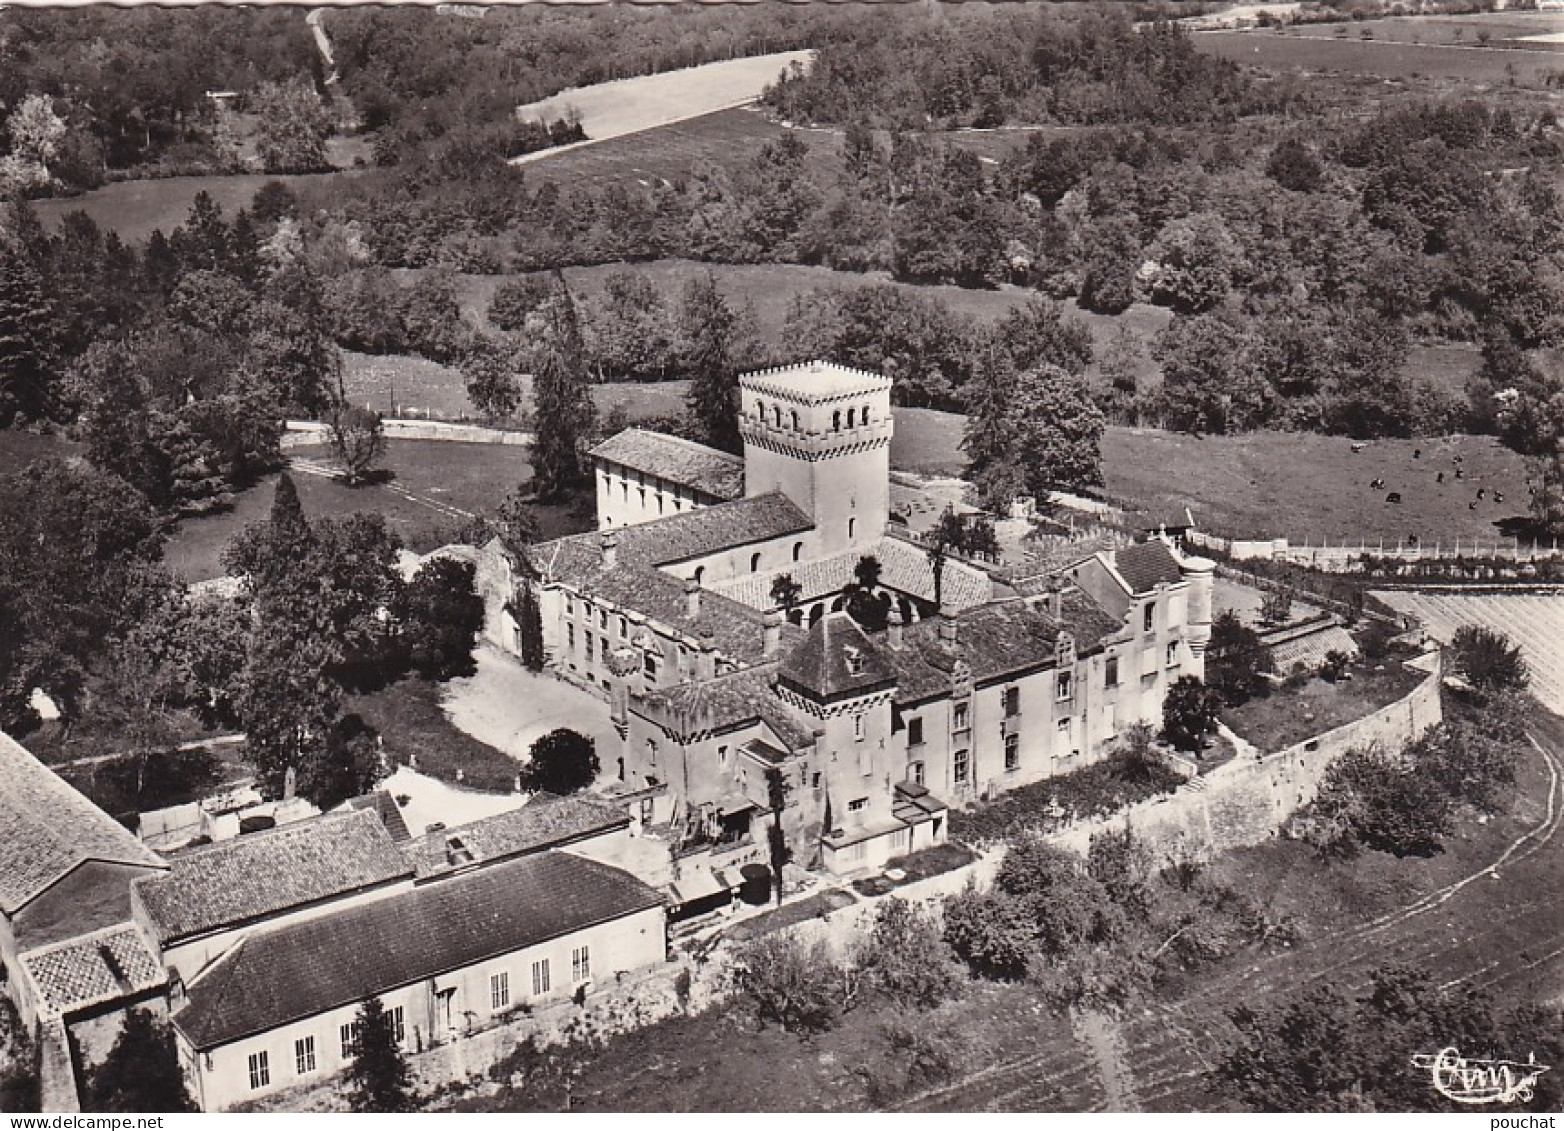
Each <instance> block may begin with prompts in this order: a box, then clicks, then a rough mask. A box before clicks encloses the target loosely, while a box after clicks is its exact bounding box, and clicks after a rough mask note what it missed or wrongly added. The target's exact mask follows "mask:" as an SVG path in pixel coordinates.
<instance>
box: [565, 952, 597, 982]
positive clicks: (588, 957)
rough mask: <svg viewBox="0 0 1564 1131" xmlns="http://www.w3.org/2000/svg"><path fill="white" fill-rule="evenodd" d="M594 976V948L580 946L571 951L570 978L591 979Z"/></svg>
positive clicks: (580, 980)
mask: <svg viewBox="0 0 1564 1131" xmlns="http://www.w3.org/2000/svg"><path fill="white" fill-rule="evenodd" d="M591 977H592V948H591V947H589V946H578V947H576V948H575V949H574V950H572V951H571V952H570V980H571V981H572V982H586V981H590V980H591Z"/></svg>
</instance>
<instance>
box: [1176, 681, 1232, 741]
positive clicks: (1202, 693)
mask: <svg viewBox="0 0 1564 1131" xmlns="http://www.w3.org/2000/svg"><path fill="white" fill-rule="evenodd" d="M1221 705H1222V698H1221V696H1220V695H1218V694H1217V693H1216V692H1215V691H1214V690H1213V689H1211V688H1209V687H1207V686H1206V685H1205V684H1203V683H1201V682H1200V680H1199V679H1197V678H1196V677H1195V676H1192V675H1185V676H1179V678H1178V679H1177V680H1175V681H1174V682H1173V686H1172V687H1169V688H1168V693H1167V697H1166V698H1165V699H1164V700H1163V701H1162V737H1163V738H1164V739H1166V740H1167V741H1168V742H1170V743H1172V744H1173V747H1174V749H1176V750H1184V751H1188V752H1190V753H1194V752H1196V751H1199V750H1200V748H1201V747H1202V746H1203V745H1204V744H1205V739H1206V736H1207V735H1209V734H1211V733H1213V732H1214V731H1215V730H1216V720H1217V713H1218V712H1219V711H1220V710H1221Z"/></svg>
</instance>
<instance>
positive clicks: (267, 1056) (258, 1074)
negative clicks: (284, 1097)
mask: <svg viewBox="0 0 1564 1131" xmlns="http://www.w3.org/2000/svg"><path fill="white" fill-rule="evenodd" d="M386 1013H387V1015H388V1016H389V1017H390V1018H391V1033H392V1036H393V1037H394V1038H395V1040H396V1043H397V1044H399V1045H403V1046H405V1045H406V1044H407V1024H406V1019H405V1014H404V1013H403V1011H402V1007H401V1006H400V1005H394V1006H392V1007H391V1008H390V1009H388V1010H387V1011H386ZM359 1032H360V1026H359V1023H358V1022H357V1021H345V1022H343V1024H342V1025H341V1026H340V1028H339V1029H338V1032H337V1035H338V1038H339V1039H340V1040H341V1047H342V1059H343V1060H344V1061H347V1060H352V1059H353V1057H355V1056H357V1055H358V1038H359ZM247 1067H248V1068H249V1072H250V1090H251V1091H256V1090H259V1089H261V1088H269V1087H271V1082H272V1066H271V1053H270V1052H269V1051H268V1050H266V1049H262V1050H260V1051H259V1052H252V1053H251V1054H250V1056H249V1062H248V1065H247ZM319 1067H320V1062H319V1060H318V1059H317V1058H316V1055H315V1035H314V1034H313V1033H312V1034H310V1035H309V1036H307V1037H299V1038H298V1039H297V1040H295V1041H294V1042H293V1074H294V1075H295V1076H308V1075H310V1074H311V1073H312V1072H315V1071H316V1070H317V1069H318V1068H319Z"/></svg>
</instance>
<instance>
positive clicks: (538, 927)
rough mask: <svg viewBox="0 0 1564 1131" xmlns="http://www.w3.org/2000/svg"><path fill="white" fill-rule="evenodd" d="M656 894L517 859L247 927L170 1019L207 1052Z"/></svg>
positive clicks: (596, 870)
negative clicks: (255, 930)
mask: <svg viewBox="0 0 1564 1131" xmlns="http://www.w3.org/2000/svg"><path fill="white" fill-rule="evenodd" d="M661 902H662V898H661V897H660V896H659V895H658V894H657V893H656V892H655V891H653V890H652V889H651V888H649V887H647V886H646V885H645V884H643V883H642V882H641V881H640V880H637V879H636V878H635V877H634V876H631V875H629V874H628V873H626V872H622V871H620V870H619V869H617V868H611V867H609V866H608V865H606V864H599V863H597V862H596V861H593V860H586V859H582V858H580V857H577V856H572V855H570V854H569V853H563V852H545V853H541V854H539V855H536V856H523V857H520V858H518V859H515V860H510V861H506V862H505V863H503V864H499V865H496V866H495V867H492V868H482V869H479V870H478V871H476V872H469V873H467V874H465V875H461V876H455V877H452V878H451V879H449V880H447V881H444V882H442V883H438V884H429V885H427V886H424V887H417V888H414V889H413V890H412V891H409V892H406V893H403V894H400V895H395V896H392V897H390V898H388V899H381V900H377V901H375V902H373V903H368V904H363V905H361V906H358V907H351V908H347V909H345V910H343V911H339V912H336V913H334V914H330V915H322V916H320V917H318V918H315V919H306V920H304V921H303V922H300V923H295V924H292V925H289V926H286V927H280V928H278V929H277V930H274V931H266V932H263V933H259V934H255V935H251V936H250V937H248V938H247V939H245V940H244V942H242V943H241V944H240V945H239V946H237V947H235V948H234V949H233V950H231V951H229V952H228V954H227V955H225V956H224V957H223V958H221V959H219V960H218V961H217V962H215V963H214V964H213V965H212V966H210V967H208V968H207V971H206V972H205V973H203V974H201V975H200V976H198V977H197V978H195V979H193V980H192V981H191V982H190V983H189V986H188V988H187V993H188V997H189V1001H188V1003H187V1004H186V1006H185V1007H184V1008H183V1009H181V1010H180V1011H179V1012H178V1013H176V1014H175V1015H174V1018H173V1020H174V1024H175V1025H177V1026H178V1027H179V1029H180V1031H181V1032H182V1033H184V1034H185V1036H186V1037H187V1038H188V1039H189V1040H190V1042H191V1043H192V1044H193V1045H195V1047H196V1048H198V1049H210V1048H214V1047H216V1046H218V1045H223V1044H227V1043H229V1042H231V1041H234V1040H237V1039H239V1038H240V1037H244V1036H248V1035H250V1034H253V1033H261V1032H266V1031H268V1030H271V1029H275V1028H277V1027H278V1026H280V1025H285V1024H287V1023H288V1022H290V1021H297V1020H300V1019H302V1018H305V1017H311V1016H314V1015H315V1014H318V1013H323V1012H325V1011H326V1010H329V1009H335V1008H337V1007H339V1006H343V1005H350V1004H352V1003H355V1002H360V1001H364V1000H366V999H368V998H370V997H374V996H376V995H378V994H382V993H385V992H386V991H388V990H392V989H395V988H397V987H398V986H405V985H409V984H411V983H414V982H419V981H422V980H424V979H426V978H433V977H436V976H438V975H441V974H444V973H447V972H449V971H452V970H458V969H461V968H463V967H466V966H471V965H473V964H474V963H478V962H482V961H485V960H487V959H490V958H497V957H500V956H501V955H505V954H510V953H513V952H515V951H519V950H524V949H525V948H527V947H529V946H535V945H537V944H538V943H541V942H546V941H548V940H549V939H554V938H559V937H561V936H564V935H569V934H571V933H572V932H574V931H578V930H581V929H582V928H584V927H589V926H592V925H594V924H597V923H604V922H608V921H610V920H613V919H618V918H622V917H623V916H626V915H630V914H632V913H634V912H636V911H641V910H645V909H646V908H650V907H657V906H659V905H660V904H661ZM601 973H602V974H605V975H606V974H608V973H610V971H609V970H603V971H601Z"/></svg>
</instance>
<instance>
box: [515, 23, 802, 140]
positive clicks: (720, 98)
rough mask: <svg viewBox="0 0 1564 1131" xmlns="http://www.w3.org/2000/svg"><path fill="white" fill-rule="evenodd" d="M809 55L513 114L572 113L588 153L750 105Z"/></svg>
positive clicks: (577, 94) (594, 93)
mask: <svg viewBox="0 0 1564 1131" xmlns="http://www.w3.org/2000/svg"><path fill="white" fill-rule="evenodd" d="M813 56H814V53H813V52H811V51H781V52H777V53H776V54H772V55H756V56H752V57H750V58H744V59H724V60H722V61H721V62H716V63H704V64H701V65H700V66H696V67H684V68H681V69H680V70H677V71H664V72H662V73H660V74H653V75H638V76H636V77H635V78H629V79H616V80H614V81H612V82H603V83H595V84H593V85H592V86H587V87H576V88H572V89H570V90H566V91H562V92H560V93H559V94H556V95H554V96H552V97H550V98H545V99H543V100H542V101H541V102H529V103H527V104H526V105H524V106H519V107H517V108H516V115H517V117H519V118H522V119H524V120H538V119H541V120H544V121H553V120H555V119H557V118H561V117H564V116H565V115H566V114H568V113H571V112H575V113H576V114H578V115H580V118H581V127H582V129H584V130H585V131H586V135H587V138H588V140H587V141H586V142H585V143H580V144H579V145H578V146H577V148H586V147H588V146H591V145H592V144H594V143H596V142H600V141H605V140H608V139H611V138H617V137H623V136H625V135H627V134H635V133H640V132H642V131H643V130H650V129H655V128H657V127H658V126H666V125H671V124H673V123H677V122H683V121H686V120H688V119H690V118H698V117H701V116H702V115H705V114H712V113H715V112H717V111H719V110H727V109H730V108H732V107H735V106H742V105H745V104H748V103H751V102H754V101H755V100H756V99H757V98H759V97H760V95H761V92H762V91H764V90H765V88H766V87H768V86H770V85H771V84H772V83H774V82H776V81H777V78H778V77H779V76H780V75H781V74H782V73H783V72H784V71H786V70H788V69H789V68H790V67H791V66H793V65H794V64H795V63H798V64H803V65H805V66H807V65H808V63H809V62H810V60H811V59H812V58H813ZM545 159H547V151H546V150H545V151H543V152H541V153H536V154H528V155H526V156H525V157H518V158H516V159H514V160H513V161H512V164H517V165H519V164H535V163H537V162H539V161H542V160H545Z"/></svg>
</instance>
